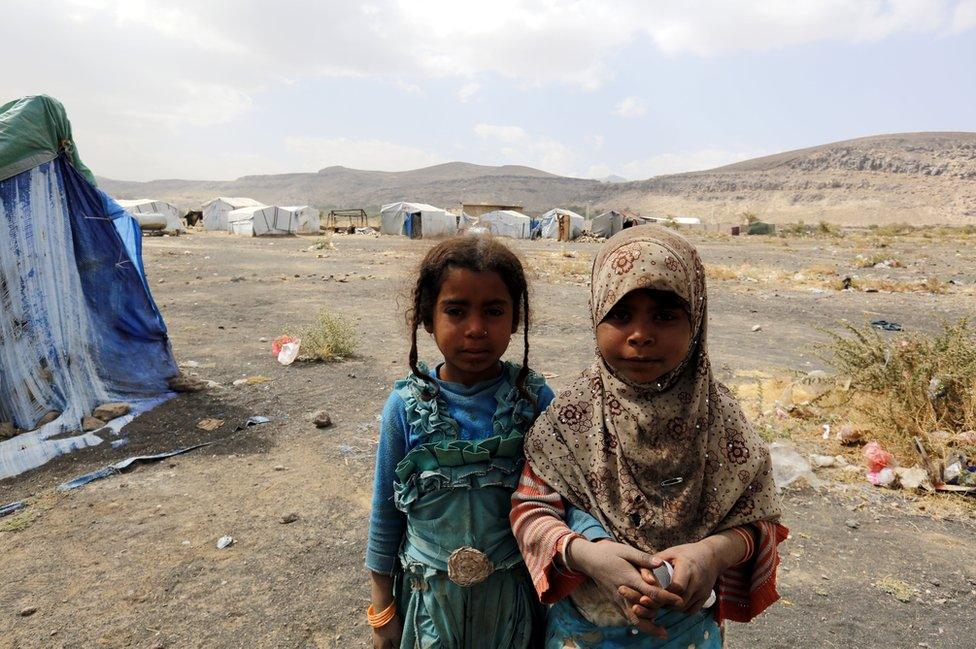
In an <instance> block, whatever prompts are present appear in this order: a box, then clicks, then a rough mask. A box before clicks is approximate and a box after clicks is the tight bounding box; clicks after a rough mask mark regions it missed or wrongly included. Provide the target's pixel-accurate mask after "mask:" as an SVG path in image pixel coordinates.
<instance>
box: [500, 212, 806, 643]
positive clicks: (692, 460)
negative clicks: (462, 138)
mask: <svg viewBox="0 0 976 649" xmlns="http://www.w3.org/2000/svg"><path fill="white" fill-rule="evenodd" d="M590 307H591V311H592V318H593V326H594V329H595V334H596V343H597V350H596V359H595V360H594V363H593V365H592V366H591V367H590V369H589V370H587V371H586V372H584V373H583V375H582V376H581V377H580V378H579V379H577V380H576V381H575V382H574V383H572V384H571V385H570V386H569V387H568V388H567V389H566V390H564V391H562V392H561V393H560V394H559V396H558V397H557V398H556V399H555V401H554V403H553V404H552V406H551V407H550V408H549V409H548V410H547V411H546V412H545V414H544V415H543V416H542V417H540V419H539V420H538V421H537V422H536V424H535V425H534V427H533V428H532V430H531V431H530V432H529V434H528V435H527V436H526V445H525V453H526V458H527V462H526V465H525V469H524V470H523V475H522V478H521V482H520V486H519V489H518V491H517V493H516V494H515V495H514V496H513V499H512V501H513V508H512V512H511V520H512V528H513V531H514V533H515V536H516V538H517V539H518V542H519V545H520V546H521V548H522V551H523V553H524V556H525V557H526V559H525V560H526V563H527V565H528V568H529V570H530V572H531V574H532V578H533V582H534V584H535V587H536V590H537V591H538V593H539V595H540V598H541V599H542V601H543V602H546V603H553V602H555V605H554V606H553V607H552V608H551V609H550V611H549V620H548V628H547V633H546V647H553V648H555V647H564V646H565V647H570V646H571V647H681V648H682V649H684V648H685V647H692V646H694V647H698V648H702V647H719V646H721V643H722V639H721V632H720V629H719V627H718V624H719V623H721V621H722V620H725V619H731V620H736V621H748V620H750V619H751V618H753V617H755V616H756V615H758V614H759V613H760V612H761V611H762V610H763V609H765V608H766V607H767V606H769V605H770V604H772V603H773V602H774V601H776V599H778V594H777V593H776V586H775V578H776V567H777V565H778V563H779V558H778V554H777V550H776V546H777V544H778V543H779V542H781V541H782V540H783V539H785V538H786V534H787V530H786V528H785V527H783V526H782V525H780V524H779V522H778V521H779V515H780V510H779V507H778V505H777V502H776V497H775V488H774V485H773V478H772V470H771V462H770V456H769V451H768V449H767V448H766V446H765V445H764V444H763V442H762V440H761V439H760V438H759V437H758V435H756V433H755V432H754V431H753V430H752V428H751V426H750V425H749V423H748V421H747V420H746V418H745V416H744V415H743V413H742V411H741V410H740V409H739V406H738V404H737V403H736V401H735V398H734V397H733V396H732V394H731V393H730V392H729V391H728V389H727V388H725V386H723V385H721V384H719V383H718V382H717V381H716V380H715V379H714V378H713V376H712V370H711V366H710V364H709V360H708V346H707V342H706V328H707V327H706V323H707V299H706V295H705V272H704V269H703V267H702V264H701V261H700V259H699V257H698V253H697V252H696V251H695V249H694V247H692V245H691V244H690V243H688V241H686V240H685V239H684V238H682V237H681V236H679V235H677V234H675V233H674V232H671V231H669V230H666V229H664V228H659V227H654V226H644V227H636V228H631V229H628V230H624V231H623V232H621V233H620V234H618V235H616V236H614V237H612V238H611V239H610V240H609V241H607V243H606V244H605V245H604V246H603V247H602V248H601V250H600V252H599V254H598V255H597V257H596V259H595V260H594V264H593V273H592V285H591V294H590ZM564 503H569V504H570V505H571V506H572V507H575V508H579V509H580V510H582V511H583V512H587V513H589V514H591V515H592V516H593V517H595V518H596V519H597V520H598V521H599V525H591V526H589V528H588V529H587V530H585V535H580V534H577V533H575V532H573V531H572V529H570V528H569V527H567V525H566V524H565V522H564V518H565V517H566V515H567V508H566V507H565V504H564ZM569 513H570V515H572V513H573V510H572V508H570V510H569ZM601 537H606V539H605V540H599V539H601ZM594 541H596V542H594ZM662 561H668V562H670V563H671V564H672V565H673V568H674V570H673V580H672V583H671V585H670V587H669V588H668V589H667V590H664V589H661V588H659V587H658V583H657V581H656V580H655V579H654V577H653V576H652V573H651V572H650V570H648V569H649V568H654V567H657V566H660V565H661V562H662ZM713 589H714V590H715V591H716V592H717V595H718V601H717V604H716V605H714V606H712V607H711V608H710V609H708V608H705V609H704V610H703V608H704V607H705V606H708V605H709V602H708V600H709V595H710V594H711V592H712V590H713Z"/></svg>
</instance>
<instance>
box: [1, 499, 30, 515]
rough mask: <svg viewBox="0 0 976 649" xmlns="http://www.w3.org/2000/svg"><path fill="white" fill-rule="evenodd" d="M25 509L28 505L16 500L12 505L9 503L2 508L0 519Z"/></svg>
mask: <svg viewBox="0 0 976 649" xmlns="http://www.w3.org/2000/svg"><path fill="white" fill-rule="evenodd" d="M25 507H27V503H25V502H24V501H23V500H16V501H14V502H12V503H8V504H6V505H4V506H3V507H0V518H3V517H4V516H9V515H10V514H13V513H14V512H19V511H20V510H21V509H23V508H25Z"/></svg>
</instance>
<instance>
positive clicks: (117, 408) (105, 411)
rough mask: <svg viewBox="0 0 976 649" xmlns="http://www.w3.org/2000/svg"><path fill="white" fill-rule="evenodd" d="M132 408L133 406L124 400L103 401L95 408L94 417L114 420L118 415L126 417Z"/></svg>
mask: <svg viewBox="0 0 976 649" xmlns="http://www.w3.org/2000/svg"><path fill="white" fill-rule="evenodd" d="M131 410H132V406H130V405H129V404H127V403H123V402H121V401H120V402H115V403H103V404H102V405H100V406H98V407H97V408H95V410H94V411H93V412H92V417H94V418H95V419H101V420H102V421H112V420H113V419H117V418H118V417H124V416H125V415H127V414H129V411H131Z"/></svg>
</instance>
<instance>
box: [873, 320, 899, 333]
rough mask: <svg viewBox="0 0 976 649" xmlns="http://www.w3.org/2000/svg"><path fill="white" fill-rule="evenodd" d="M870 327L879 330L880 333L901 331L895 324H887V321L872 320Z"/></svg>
mask: <svg viewBox="0 0 976 649" xmlns="http://www.w3.org/2000/svg"><path fill="white" fill-rule="evenodd" d="M871 326H872V327H874V328H875V329H881V330H882V331H901V330H902V329H901V325H900V324H898V323H897V322H888V321H887V320H872V321H871Z"/></svg>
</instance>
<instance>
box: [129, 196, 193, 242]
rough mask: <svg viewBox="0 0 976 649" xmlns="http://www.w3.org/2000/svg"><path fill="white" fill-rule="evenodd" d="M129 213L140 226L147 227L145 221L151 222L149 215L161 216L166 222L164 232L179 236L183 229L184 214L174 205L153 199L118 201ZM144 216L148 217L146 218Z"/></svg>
mask: <svg viewBox="0 0 976 649" xmlns="http://www.w3.org/2000/svg"><path fill="white" fill-rule="evenodd" d="M118 203H119V205H121V206H122V207H123V208H124V209H125V210H126V211H127V212H129V213H130V214H132V216H134V217H136V220H137V221H139V225H141V226H143V227H145V223H144V221H148V220H149V218H150V217H149V215H157V214H158V215H160V216H162V217H163V219H164V220H165V222H166V225H165V227H164V228H163V231H164V232H169V233H175V234H179V233H180V232H182V231H183V230H185V228H184V227H183V212H182V211H181V210H180V208H178V207H176V206H175V205H173V204H172V203H167V202H165V201H156V200H153V199H151V198H137V199H135V200H120V201H118ZM143 215H146V216H145V218H144V216H143Z"/></svg>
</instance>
